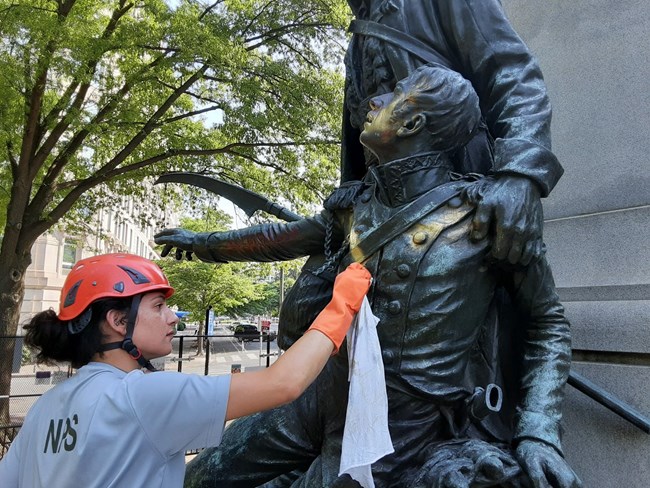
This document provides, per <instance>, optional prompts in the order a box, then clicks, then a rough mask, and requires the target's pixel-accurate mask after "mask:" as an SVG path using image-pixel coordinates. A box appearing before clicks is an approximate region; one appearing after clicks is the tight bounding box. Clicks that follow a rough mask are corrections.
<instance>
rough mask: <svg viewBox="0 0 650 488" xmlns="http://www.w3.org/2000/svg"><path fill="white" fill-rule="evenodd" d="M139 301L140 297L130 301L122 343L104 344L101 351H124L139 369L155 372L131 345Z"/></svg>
mask: <svg viewBox="0 0 650 488" xmlns="http://www.w3.org/2000/svg"><path fill="white" fill-rule="evenodd" d="M141 299H142V295H134V296H133V298H132V299H131V309H130V310H129V314H128V316H127V319H126V335H125V336H124V340H123V341H122V342H110V343H108V344H104V345H103V346H102V349H101V350H102V351H110V350H112V349H124V350H125V351H126V352H127V353H129V356H131V357H132V358H133V359H135V360H136V361H137V362H138V364H139V365H140V366H141V367H143V368H147V369H148V370H149V371H157V370H156V368H154V366H153V364H151V362H150V361H149V360H148V359H145V358H144V357H143V356H142V352H140V349H138V346H136V345H135V344H134V343H133V330H134V329H135V320H136V319H137V318H138V309H139V308H140V300H141Z"/></svg>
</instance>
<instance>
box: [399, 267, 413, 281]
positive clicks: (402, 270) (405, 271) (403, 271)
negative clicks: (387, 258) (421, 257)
mask: <svg viewBox="0 0 650 488" xmlns="http://www.w3.org/2000/svg"><path fill="white" fill-rule="evenodd" d="M410 274H411V267H410V266H409V265H408V264H400V265H399V266H398V267H397V276H399V277H400V278H408V276H409V275H410Z"/></svg>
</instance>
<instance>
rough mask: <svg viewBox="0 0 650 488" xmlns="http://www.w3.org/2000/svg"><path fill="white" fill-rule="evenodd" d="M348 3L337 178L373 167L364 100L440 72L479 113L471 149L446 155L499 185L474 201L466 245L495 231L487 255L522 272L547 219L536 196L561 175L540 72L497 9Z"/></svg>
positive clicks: (473, 4) (492, 2) (461, 1)
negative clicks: (471, 98)
mask: <svg viewBox="0 0 650 488" xmlns="http://www.w3.org/2000/svg"><path fill="white" fill-rule="evenodd" d="M349 4H350V8H351V9H352V12H353V13H354V15H355V17H356V20H355V22H353V24H352V26H351V29H350V30H351V31H352V32H354V33H355V35H354V36H353V37H352V41H351V43H350V46H349V48H348V53H347V56H346V73H347V78H346V92H345V94H346V103H345V107H344V108H345V110H344V117H343V151H342V168H341V169H342V180H343V181H348V180H359V179H361V178H363V175H364V174H365V172H366V168H367V167H368V166H370V165H372V164H373V162H374V160H375V158H374V157H373V156H372V154H371V152H369V151H367V150H366V151H365V153H364V150H363V149H362V146H361V145H360V144H359V135H360V132H361V130H362V128H363V123H364V121H365V119H366V113H367V111H368V103H367V101H368V100H370V99H371V98H372V97H375V96H377V95H382V94H384V93H388V92H391V91H392V90H393V89H394V87H395V84H396V82H397V81H399V80H401V79H403V78H405V77H407V76H408V75H409V73H411V72H412V71H413V70H414V69H415V68H417V67H418V66H421V65H423V64H426V63H429V62H436V63H438V64H442V65H444V66H447V67H448V68H450V69H453V70H454V71H457V72H459V73H460V74H461V75H463V77H465V78H466V79H468V80H469V81H470V82H471V83H472V85H473V87H474V89H475V91H476V92H477V94H478V96H479V99H480V104H481V112H482V115H483V123H482V124H481V126H480V127H478V128H477V129H476V132H475V134H474V137H473V138H472V140H471V141H470V143H469V144H467V145H465V146H464V147H463V148H461V149H460V150H459V152H458V154H455V155H453V156H452V160H453V164H454V169H455V170H456V171H458V172H459V173H463V174H464V173H468V172H476V173H481V174H486V173H488V171H489V172H490V173H491V174H492V175H493V176H494V177H495V183H494V184H493V185H492V186H491V187H490V188H489V189H486V191H485V194H484V195H483V199H482V200H481V201H480V202H478V207H477V210H476V214H475V216H474V219H473V233H472V238H473V239H475V240H480V239H481V238H483V237H485V236H486V235H487V234H488V231H493V232H494V233H495V239H494V246H493V249H492V253H493V255H494V256H495V258H497V259H502V260H509V261H510V262H512V263H516V262H522V263H523V264H526V262H528V261H529V260H530V259H532V257H534V256H539V254H540V252H541V237H542V220H543V219H542V214H541V206H540V205H539V197H540V195H541V196H543V197H545V196H547V195H548V194H549V192H550V191H551V190H552V189H553V187H554V186H555V184H556V183H557V181H558V179H559V178H560V176H561V175H562V173H563V169H562V167H561V166H560V164H559V162H558V161H557V158H556V157H555V156H554V155H553V153H552V152H551V136H550V125H551V107H550V103H549V101H548V97H547V95H546V88H545V84H544V81H543V78H542V73H541V71H540V69H539V66H538V64H537V62H536V60H535V59H534V58H533V56H532V55H531V54H530V52H529V50H528V49H527V47H526V46H525V44H524V43H523V42H522V41H521V39H520V38H519V36H518V35H517V33H516V32H515V31H514V29H513V28H512V26H511V25H510V23H509V21H508V19H507V18H506V16H505V13H504V12H503V8H502V7H501V2H500V1H499V0H482V1H472V0H470V1H466V0H436V1H435V2H434V1H425V0H409V1H403V0H349ZM486 153H487V154H486ZM491 153H492V154H493V157H491ZM491 161H493V166H492V167H491V166H490V162H491ZM511 201H518V202H520V205H511V204H510V203H509V202H511Z"/></svg>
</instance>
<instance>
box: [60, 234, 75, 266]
mask: <svg viewBox="0 0 650 488" xmlns="http://www.w3.org/2000/svg"><path fill="white" fill-rule="evenodd" d="M76 262H77V243H76V242H74V241H71V240H70V239H66V240H65V243H64V244H63V260H62V263H61V267H62V268H63V269H72V267H73V266H74V263H76Z"/></svg>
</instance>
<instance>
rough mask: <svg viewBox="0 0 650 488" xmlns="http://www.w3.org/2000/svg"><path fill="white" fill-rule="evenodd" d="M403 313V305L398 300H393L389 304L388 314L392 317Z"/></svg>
mask: <svg viewBox="0 0 650 488" xmlns="http://www.w3.org/2000/svg"><path fill="white" fill-rule="evenodd" d="M401 311H402V304H401V303H400V302H398V301H397V300H393V301H392V302H390V303H389V304H388V313H389V314H391V315H397V314H398V313H400V312H401Z"/></svg>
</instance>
